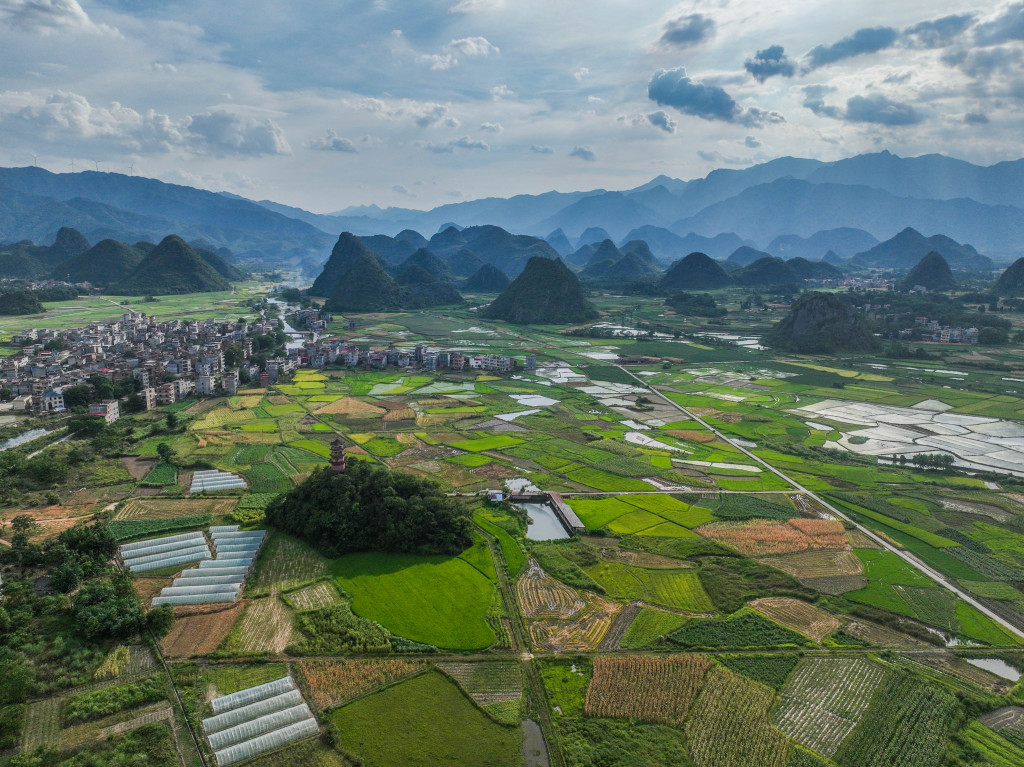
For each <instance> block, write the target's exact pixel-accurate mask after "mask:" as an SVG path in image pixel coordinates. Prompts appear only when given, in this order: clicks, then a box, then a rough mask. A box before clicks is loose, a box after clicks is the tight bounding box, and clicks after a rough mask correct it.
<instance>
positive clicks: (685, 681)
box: [586, 655, 711, 726]
mask: <svg viewBox="0 0 1024 767" xmlns="http://www.w3.org/2000/svg"><path fill="white" fill-rule="evenodd" d="M710 667H711V661H709V660H708V659H707V658H706V657H705V656H703V655H684V656H671V657H655V656H606V655H602V656H598V657H597V658H595V659H594V678H593V681H592V682H591V683H590V687H589V689H588V690H587V698H586V714H587V716H602V717H611V718H615V719H633V720H638V721H644V722H657V723H661V724H671V725H676V726H678V725H681V724H682V723H683V722H684V721H685V720H686V716H687V714H688V713H689V711H690V706H691V705H692V704H693V701H694V700H695V699H696V698H697V693H698V692H699V691H700V687H701V683H702V682H703V681H704V675H705V674H706V673H707V670H708V669H709V668H710Z"/></svg>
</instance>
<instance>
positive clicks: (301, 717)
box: [203, 676, 320, 767]
mask: <svg viewBox="0 0 1024 767" xmlns="http://www.w3.org/2000/svg"><path fill="white" fill-rule="evenodd" d="M211 705H212V707H213V711H214V716H211V717H208V718H207V719H204V720H203V731H204V732H205V733H206V738H207V740H208V742H209V744H210V748H212V749H213V753H214V756H215V757H216V759H217V765H218V767H225V766H226V765H229V764H235V763H237V762H241V761H244V760H246V759H250V758H252V757H254V756H258V755H259V754H262V753H265V752H267V751H272V750H273V749H275V748H279V747H280V746H283V745H286V744H288V743H291V742H292V741H295V740H300V739H301V738H307V737H310V736H313V735H316V734H317V733H318V732H319V731H320V727H319V725H318V724H317V721H316V718H315V717H314V716H313V713H312V711H310V710H309V706H308V705H306V702H305V701H304V700H303V698H302V693H301V692H300V691H299V690H298V689H296V687H295V682H294V681H293V680H292V678H291V677H290V676H286V677H282V678H281V679H276V680H274V681H273V682H268V683H267V684H261V685H258V686H257V687H250V688H249V689H247V690H240V691H239V692H236V693H232V694H231V695H225V696H223V697H220V698H214V699H213V701H211Z"/></svg>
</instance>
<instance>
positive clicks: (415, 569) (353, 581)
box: [331, 553, 495, 650]
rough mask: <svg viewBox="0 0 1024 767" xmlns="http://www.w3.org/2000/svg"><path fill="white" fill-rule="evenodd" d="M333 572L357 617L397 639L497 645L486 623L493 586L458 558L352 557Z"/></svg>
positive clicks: (336, 564) (471, 646)
mask: <svg viewBox="0 0 1024 767" xmlns="http://www.w3.org/2000/svg"><path fill="white" fill-rule="evenodd" d="M331 573H332V574H333V575H334V577H335V578H336V579H337V583H338V585H339V586H341V588H342V589H343V590H344V591H346V592H348V593H349V594H351V595H352V609H353V610H354V611H355V612H356V613H357V614H358V615H360V616H362V617H364V618H369V619H370V620H374V621H376V622H377V623H380V624H381V625H383V626H385V627H387V628H388V629H390V630H391V631H392V632H393V633H395V634H397V635H398V636H401V637H405V638H406V639H412V640H414V641H417V642H423V643H425V644H431V645H435V646H437V647H445V648H448V649H458V650H479V649H483V648H486V647H489V646H490V645H491V644H492V643H493V642H494V639H495V637H494V632H493V631H492V630H491V628H490V627H489V626H488V625H487V622H486V620H485V619H486V617H487V611H488V609H489V608H490V605H491V596H492V592H493V590H494V585H493V584H492V583H491V581H489V580H488V578H487V577H486V576H485V575H483V574H482V573H481V572H480V571H479V570H477V569H476V568H474V567H473V566H472V565H470V564H469V563H467V562H466V561H464V560H462V559H459V558H458V557H445V556H431V557H418V556H414V555H411V554H381V553H360V554H348V555H346V556H344V557H341V558H340V559H337V560H335V561H334V562H333V563H332V564H331Z"/></svg>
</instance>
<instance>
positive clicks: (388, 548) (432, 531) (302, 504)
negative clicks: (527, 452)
mask: <svg viewBox="0 0 1024 767" xmlns="http://www.w3.org/2000/svg"><path fill="white" fill-rule="evenodd" d="M266 517H267V522H268V523H269V524H271V525H273V526H274V527H276V528H278V529H279V530H283V531H284V532H286V533H289V534H290V535H294V536H296V537H298V538H302V539H303V540H305V541H307V542H308V543H309V544H310V545H312V546H314V547H316V548H317V549H319V550H320V551H321V552H323V553H324V554H325V555H327V556H331V557H336V556H340V555H342V554H348V553H351V552H356V551H383V552H390V553H401V554H458V553H459V552H461V551H464V550H465V549H466V548H468V547H469V546H470V545H471V544H472V538H471V535H470V529H471V527H472V521H471V520H472V515H471V513H470V512H469V511H468V510H467V509H466V508H464V507H463V505H462V504H461V503H460V502H459V501H457V500H455V499H453V498H449V497H448V496H446V495H445V494H444V493H443V492H441V490H440V488H439V487H438V486H437V485H435V484H434V483H433V482H430V481H429V480H425V479H422V478H420V477H413V476H410V475H408V474H402V473H401V472H396V471H392V470H391V469H388V468H387V467H385V466H379V465H376V464H372V463H369V462H365V461H351V462H350V463H349V464H348V470H347V471H346V472H345V473H344V474H340V473H336V472H333V471H331V470H330V469H326V468H325V469H321V470H320V471H317V472H314V473H313V475H312V476H311V477H310V478H309V479H307V480H306V481H305V482H303V483H302V484H301V485H299V486H298V487H296V488H295V489H293V490H292V491H291V492H289V493H287V494H286V495H282V496H280V497H279V498H277V499H276V500H275V501H274V502H273V503H271V504H270V506H268V507H267V512H266Z"/></svg>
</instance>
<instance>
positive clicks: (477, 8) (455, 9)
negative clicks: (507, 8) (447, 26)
mask: <svg viewBox="0 0 1024 767" xmlns="http://www.w3.org/2000/svg"><path fill="white" fill-rule="evenodd" d="M504 4H505V3H504V0H459V2H457V3H456V4H455V5H453V6H452V7H451V8H449V9H448V13H482V12H484V11H493V10H497V9H498V8H501V7H502V6H503V5H504Z"/></svg>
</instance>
